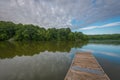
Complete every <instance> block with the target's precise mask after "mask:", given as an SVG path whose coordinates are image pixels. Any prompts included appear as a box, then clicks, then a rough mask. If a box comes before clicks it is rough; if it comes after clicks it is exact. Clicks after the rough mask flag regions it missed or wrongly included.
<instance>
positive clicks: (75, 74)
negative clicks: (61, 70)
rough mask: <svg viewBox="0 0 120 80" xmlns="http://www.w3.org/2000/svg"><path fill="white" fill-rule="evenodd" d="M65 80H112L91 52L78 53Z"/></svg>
mask: <svg viewBox="0 0 120 80" xmlns="http://www.w3.org/2000/svg"><path fill="white" fill-rule="evenodd" d="M64 80H110V79H109V77H108V76H107V74H106V73H105V72H104V71H103V69H102V67H101V66H100V65H99V63H98V62H97V60H96V59H95V57H94V56H93V55H92V54H91V53H89V52H82V53H77V54H76V55H75V57H74V59H73V61H72V64H71V66H70V69H69V71H68V73H67V75H66V77H65V79H64Z"/></svg>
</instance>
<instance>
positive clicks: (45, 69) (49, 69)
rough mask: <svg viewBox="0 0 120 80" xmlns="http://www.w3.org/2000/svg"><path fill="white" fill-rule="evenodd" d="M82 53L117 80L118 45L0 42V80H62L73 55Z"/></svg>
mask: <svg viewBox="0 0 120 80" xmlns="http://www.w3.org/2000/svg"><path fill="white" fill-rule="evenodd" d="M84 51H88V52H92V53H93V54H94V56H95V57H96V59H97V60H98V62H99V63H100V64H101V66H102V67H103V69H104V71H105V72H106V73H107V74H108V76H109V77H110V78H111V80H120V76H119V72H120V44H118V43H109V44H105V43H99V44H98V43H74V42H0V80H64V77H65V75H66V73H67V71H68V69H69V66H70V64H71V61H72V59H73V57H74V54H75V53H76V52H84Z"/></svg>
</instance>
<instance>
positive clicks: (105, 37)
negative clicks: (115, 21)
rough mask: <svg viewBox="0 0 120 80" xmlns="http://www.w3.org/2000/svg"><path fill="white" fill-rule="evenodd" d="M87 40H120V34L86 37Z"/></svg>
mask: <svg viewBox="0 0 120 80" xmlns="http://www.w3.org/2000/svg"><path fill="white" fill-rule="evenodd" d="M88 39H89V40H120V34H102V35H88Z"/></svg>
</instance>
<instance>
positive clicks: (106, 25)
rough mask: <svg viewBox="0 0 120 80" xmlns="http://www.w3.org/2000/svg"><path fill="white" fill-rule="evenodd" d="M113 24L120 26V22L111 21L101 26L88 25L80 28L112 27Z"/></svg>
mask: <svg viewBox="0 0 120 80" xmlns="http://www.w3.org/2000/svg"><path fill="white" fill-rule="evenodd" d="M112 26H120V22H114V23H109V24H105V25H101V26H88V27H84V28H80V29H79V30H90V29H95V28H104V27H112Z"/></svg>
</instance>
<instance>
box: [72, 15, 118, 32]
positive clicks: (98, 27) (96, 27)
mask: <svg viewBox="0 0 120 80" xmlns="http://www.w3.org/2000/svg"><path fill="white" fill-rule="evenodd" d="M71 23H72V25H74V26H79V25H80V24H82V23H83V22H82V21H77V20H73V21H72V22H71ZM106 25H108V26H106ZM72 31H73V32H75V31H78V32H79V31H80V32H83V33H84V34H120V16H116V17H113V18H109V19H107V20H103V21H99V22H95V23H93V24H90V25H88V26H86V27H83V28H79V29H73V30H72Z"/></svg>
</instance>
